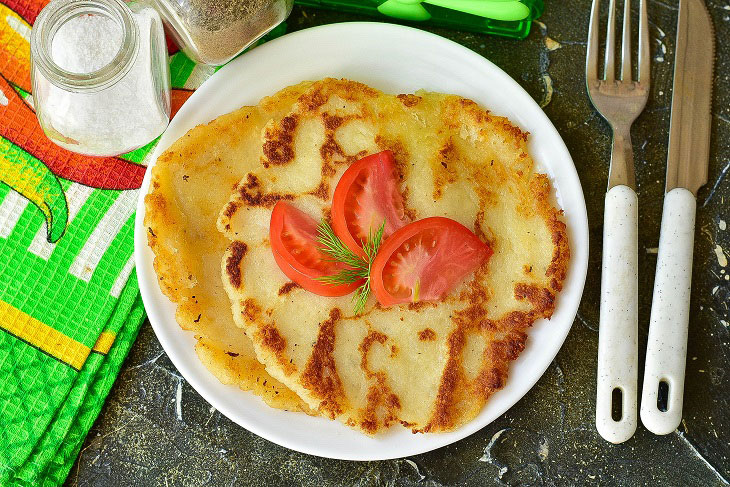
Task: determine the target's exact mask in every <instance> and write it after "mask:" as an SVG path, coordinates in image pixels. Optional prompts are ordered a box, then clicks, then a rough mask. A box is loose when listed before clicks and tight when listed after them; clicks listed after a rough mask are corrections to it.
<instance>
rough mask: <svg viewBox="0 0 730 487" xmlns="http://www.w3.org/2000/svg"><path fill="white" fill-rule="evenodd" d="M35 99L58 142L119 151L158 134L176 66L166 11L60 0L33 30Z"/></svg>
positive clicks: (118, 0)
mask: <svg viewBox="0 0 730 487" xmlns="http://www.w3.org/2000/svg"><path fill="white" fill-rule="evenodd" d="M31 76H32V84H33V103H34V108H35V111H36V115H37V116H38V120H39V122H40V125H41V127H42V128H43V131H44V132H45V133H46V135H47V136H48V137H49V138H50V139H51V140H52V141H53V142H55V143H56V144H58V145H60V146H61V147H64V148H66V149H69V150H71V151H74V152H80V153H82V154H87V155H92V156H114V155H119V154H123V153H125V152H129V151H131V150H133V149H136V148H138V147H141V146H143V145H145V144H147V143H149V142H151V141H152V140H154V139H155V138H156V137H158V136H159V135H160V134H161V133H162V132H163V131H164V130H165V128H166V127H167V124H168V123H169V120H170V73H169V68H168V63H167V47H166V44H165V37H164V28H163V25H162V21H161V19H160V16H159V14H158V13H157V12H156V11H155V10H154V9H153V8H152V7H150V6H148V5H144V4H141V3H136V2H130V3H124V2H123V1H122V0H54V1H52V2H50V3H49V4H48V5H47V6H46V7H45V8H44V9H43V11H41V13H40V14H39V15H38V18H37V19H36V22H35V24H34V25H33V30H32V33H31Z"/></svg>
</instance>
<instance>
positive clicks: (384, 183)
mask: <svg viewBox="0 0 730 487" xmlns="http://www.w3.org/2000/svg"><path fill="white" fill-rule="evenodd" d="M383 220H385V231H384V234H383V236H384V238H388V237H389V236H390V235H392V234H393V232H395V231H396V230H398V229H399V228H401V227H402V226H403V225H405V224H406V223H408V222H407V220H406V217H405V214H404V208H403V197H402V196H401V194H400V191H399V189H398V176H397V173H396V170H395V159H394V158H393V153H392V152H391V151H389V150H386V151H383V152H379V153H377V154H373V155H370V156H367V157H365V158H363V159H360V160H359V161H357V162H356V163H354V164H353V165H351V166H350V167H349V168H347V171H345V173H344V174H343V175H342V178H340V181H339V182H338V183H337V187H336V188H335V193H334V196H333V198H332V229H333V230H334V231H335V234H337V236H338V237H340V239H341V240H342V241H343V242H344V244H345V245H347V247H348V248H349V249H350V250H352V251H353V252H355V253H356V254H358V255H360V256H361V257H365V252H363V250H362V244H363V242H365V241H366V240H367V239H368V237H369V236H370V234H371V233H372V234H375V232H377V231H378V229H379V228H380V226H381V225H382V224H383Z"/></svg>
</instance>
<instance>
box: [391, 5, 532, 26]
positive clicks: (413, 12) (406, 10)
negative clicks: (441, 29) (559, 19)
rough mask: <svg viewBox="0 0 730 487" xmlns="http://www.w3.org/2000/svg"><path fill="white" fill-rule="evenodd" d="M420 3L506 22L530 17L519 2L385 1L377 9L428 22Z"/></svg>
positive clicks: (527, 10) (527, 8)
mask: <svg viewBox="0 0 730 487" xmlns="http://www.w3.org/2000/svg"><path fill="white" fill-rule="evenodd" d="M422 3H429V4H431V5H436V6H439V7H442V8H447V9H450V10H456V11H458V12H464V13H466V14H471V15H476V16H478V17H485V18H488V19H495V20H504V21H507V22H509V21H516V20H523V19H525V18H527V17H528V16H529V15H530V8H529V7H528V6H527V5H525V4H524V3H522V2H520V1H519V0H386V1H385V2H384V3H382V4H381V5H380V6H379V7H378V12H380V13H381V14H384V15H387V16H389V17H395V18H398V19H402V20H411V21H423V20H429V19H430V18H431V14H430V13H429V11H428V10H426V9H425V8H424V7H423V5H421V4H422Z"/></svg>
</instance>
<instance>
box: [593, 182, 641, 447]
mask: <svg viewBox="0 0 730 487" xmlns="http://www.w3.org/2000/svg"><path fill="white" fill-rule="evenodd" d="M603 225H604V227H603V269H602V273H601V315H600V324H599V331H598V333H599V337H598V380H597V385H598V389H597V391H596V428H597V429H598V432H599V433H600V434H601V436H602V437H603V438H605V439H606V440H608V441H610V442H611V443H622V442H624V441H626V440H628V439H629V438H631V437H632V436H633V434H634V431H636V421H637V419H636V416H637V402H636V390H637V368H638V348H637V327H638V275H637V269H638V199H637V197H636V192H635V191H634V190H633V189H631V188H629V187H628V186H623V185H619V186H614V187H613V188H611V189H610V190H609V191H608V193H606V209H605V213H604V222H603ZM615 389H618V390H619V391H620V392H621V398H622V401H621V413H622V414H621V417H620V418H619V419H618V420H614V419H613V417H612V405H613V392H614V390H615Z"/></svg>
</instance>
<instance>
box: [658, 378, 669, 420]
mask: <svg viewBox="0 0 730 487" xmlns="http://www.w3.org/2000/svg"><path fill="white" fill-rule="evenodd" d="M668 404H669V383H668V382H667V381H665V380H661V381H659V388H658V390H657V395H656V407H657V409H658V410H659V411H661V412H663V413H666V412H667V405H668Z"/></svg>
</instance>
